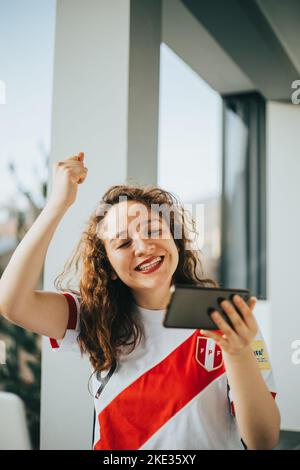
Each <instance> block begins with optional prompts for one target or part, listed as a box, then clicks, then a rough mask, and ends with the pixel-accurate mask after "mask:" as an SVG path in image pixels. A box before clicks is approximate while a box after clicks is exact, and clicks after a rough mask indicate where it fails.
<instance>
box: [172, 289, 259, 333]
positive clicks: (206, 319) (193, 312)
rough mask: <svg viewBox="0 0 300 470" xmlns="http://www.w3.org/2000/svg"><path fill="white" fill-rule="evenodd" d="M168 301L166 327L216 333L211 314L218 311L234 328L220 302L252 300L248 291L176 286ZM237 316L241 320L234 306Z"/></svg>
mask: <svg viewBox="0 0 300 470" xmlns="http://www.w3.org/2000/svg"><path fill="white" fill-rule="evenodd" d="M172 290H173V293H172V296H171V300H170V302H169V304H168V306H167V310H166V314H165V317H164V319H163V326H165V327H166V328H191V329H200V328H203V329H204V330H217V329H219V328H218V326H217V325H216V324H215V323H214V322H213V320H212V319H211V317H210V314H211V313H212V311H213V310H217V311H218V312H219V313H220V314H221V316H222V317H223V318H224V320H225V321H226V322H227V323H228V324H229V325H230V326H231V327H233V325H232V323H231V321H230V319H229V318H228V316H227V315H226V313H225V311H224V310H223V309H222V308H221V307H220V303H221V302H222V300H230V301H232V297H233V296H234V295H235V294H238V295H239V296H240V297H242V298H243V299H244V301H245V302H248V300H249V299H250V297H251V294H250V291H249V290H247V289H221V288H218V287H198V286H195V285H190V284H175V285H174V286H173V289H172ZM234 307H235V309H236V311H237V313H238V314H239V315H240V316H241V317H242V315H241V313H240V312H239V310H238V308H237V306H236V305H234Z"/></svg>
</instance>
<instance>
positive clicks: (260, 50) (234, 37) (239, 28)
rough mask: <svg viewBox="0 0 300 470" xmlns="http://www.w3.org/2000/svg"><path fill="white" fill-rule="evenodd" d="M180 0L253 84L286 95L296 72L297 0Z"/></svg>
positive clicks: (268, 94) (271, 94)
mask: <svg viewBox="0 0 300 470" xmlns="http://www.w3.org/2000/svg"><path fill="white" fill-rule="evenodd" d="M181 1H182V3H183V4H184V5H185V6H186V7H187V8H188V9H189V11H190V12H191V13H192V14H193V15H194V17H195V18H196V19H197V20H198V21H199V22H200V23H201V25H202V26H203V27H204V28H205V29H206V30H207V31H208V32H209V34H210V35H211V36H212V37H213V38H214V39H215V40H216V41H217V42H218V44H219V45H220V47H222V49H223V50H224V52H226V54H227V55H228V56H229V57H230V58H231V59H232V60H233V61H234V62H235V63H236V64H237V65H238V66H239V68H240V69H241V70H242V71H243V73H244V74H245V75H246V76H247V77H248V78H249V80H250V81H251V82H252V83H253V84H254V86H255V90H257V91H259V92H260V93H261V94H262V95H263V96H265V98H267V99H271V100H284V101H289V100H290V95H291V83H292V82H293V81H294V80H297V79H299V78H300V0H181ZM199 47H201V45H199ZM245 91H246V90H245Z"/></svg>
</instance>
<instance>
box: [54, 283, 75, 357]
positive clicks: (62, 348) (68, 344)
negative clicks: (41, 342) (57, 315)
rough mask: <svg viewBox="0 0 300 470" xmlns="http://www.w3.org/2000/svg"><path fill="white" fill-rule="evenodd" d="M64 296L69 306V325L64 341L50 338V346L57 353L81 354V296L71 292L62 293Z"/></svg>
mask: <svg viewBox="0 0 300 470" xmlns="http://www.w3.org/2000/svg"><path fill="white" fill-rule="evenodd" d="M62 295H64V296H65V297H66V299H67V302H68V306H69V320H68V325H67V329H66V333H65V336H64V337H63V338H62V339H54V338H49V341H50V346H51V348H52V350H53V351H55V352H79V351H80V349H79V345H78V343H77V337H78V335H79V331H80V329H79V320H80V295H79V293H78V294H77V293H76V294H75V293H70V292H62Z"/></svg>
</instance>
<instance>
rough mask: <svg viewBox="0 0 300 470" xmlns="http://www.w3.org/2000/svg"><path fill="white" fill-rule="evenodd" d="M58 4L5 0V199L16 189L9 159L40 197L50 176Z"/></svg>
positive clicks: (0, 130)
mask: <svg viewBox="0 0 300 470" xmlns="http://www.w3.org/2000/svg"><path fill="white" fill-rule="evenodd" d="M55 9H56V2H55V0H42V1H41V0H26V1H24V0H0V11H1V15H0V57H1V62H0V64H1V65H0V80H2V81H4V82H5V89H6V93H5V95H6V96H5V98H6V99H5V104H0V163H1V182H0V204H3V203H4V202H5V201H7V200H8V199H11V197H12V195H13V194H15V184H14V182H13V180H12V179H11V177H10V174H9V172H8V171H7V164H8V161H13V162H15V163H16V166H17V172H18V178H19V180H21V182H22V185H23V187H24V188H25V189H29V190H30V191H31V192H32V193H33V194H35V198H36V201H37V202H38V194H39V187H38V181H39V179H40V178H44V177H46V173H45V170H44V166H43V152H45V151H46V152H47V151H48V152H49V145H50V130H51V99H52V76H53V53H54V31H55ZM41 146H42V149H43V150H42V151H41V150H40V147H41ZM44 149H45V150H44ZM38 175H40V178H39V176H38ZM22 201H23V203H22ZM22 204H23V205H24V200H23V198H21V199H20V206H21V207H22ZM0 222H1V221H0Z"/></svg>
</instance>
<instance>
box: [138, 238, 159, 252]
mask: <svg viewBox="0 0 300 470" xmlns="http://www.w3.org/2000/svg"><path fill="white" fill-rule="evenodd" d="M154 248H155V247H154V244H153V243H152V242H151V240H150V239H149V240H148V241H147V240H143V239H142V238H136V239H135V240H134V251H135V256H141V255H142V254H144V253H147V254H148V253H152V252H153V250H154Z"/></svg>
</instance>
